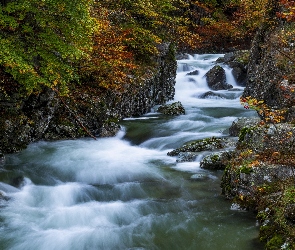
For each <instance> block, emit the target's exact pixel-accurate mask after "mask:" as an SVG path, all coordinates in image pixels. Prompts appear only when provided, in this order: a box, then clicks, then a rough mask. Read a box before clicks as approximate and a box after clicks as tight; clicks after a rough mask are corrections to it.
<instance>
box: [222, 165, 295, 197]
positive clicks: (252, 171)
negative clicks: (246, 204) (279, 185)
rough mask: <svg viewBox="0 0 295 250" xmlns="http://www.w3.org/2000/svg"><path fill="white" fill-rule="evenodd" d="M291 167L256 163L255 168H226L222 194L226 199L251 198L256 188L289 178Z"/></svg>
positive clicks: (241, 166) (242, 166) (291, 171)
mask: <svg viewBox="0 0 295 250" xmlns="http://www.w3.org/2000/svg"><path fill="white" fill-rule="evenodd" d="M292 173H293V167H290V166H285V165H280V164H266V163H263V162H259V163H257V165H256V166H252V167H247V166H244V165H240V166H235V168H230V167H228V168H227V169H226V170H225V173H224V175H223V177H222V182H221V188H222V193H223V194H224V195H226V197H228V198H233V197H237V196H241V195H242V196H243V197H244V199H247V197H248V198H249V197H251V198H253V195H255V194H256V191H257V187H262V186H264V185H270V183H276V182H281V181H283V180H286V179H288V178H290V176H291V175H292Z"/></svg>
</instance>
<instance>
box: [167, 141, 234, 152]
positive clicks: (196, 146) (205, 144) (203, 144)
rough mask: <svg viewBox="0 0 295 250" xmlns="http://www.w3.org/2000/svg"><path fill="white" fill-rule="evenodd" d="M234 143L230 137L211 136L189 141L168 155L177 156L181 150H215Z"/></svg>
mask: <svg viewBox="0 0 295 250" xmlns="http://www.w3.org/2000/svg"><path fill="white" fill-rule="evenodd" d="M233 144H234V142H233V141H231V140H229V139H228V138H216V137H210V138H206V139H202V140H197V141H194V142H190V143H187V144H185V145H183V146H182V147H180V148H177V149H175V150H172V151H170V152H168V153H167V155H169V156H176V155H179V153H181V152H201V151H213V150H219V149H223V148H226V147H230V146H233Z"/></svg>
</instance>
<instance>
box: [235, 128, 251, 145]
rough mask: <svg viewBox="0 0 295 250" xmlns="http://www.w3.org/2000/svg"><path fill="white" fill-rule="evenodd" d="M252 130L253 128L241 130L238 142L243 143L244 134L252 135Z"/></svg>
mask: <svg viewBox="0 0 295 250" xmlns="http://www.w3.org/2000/svg"><path fill="white" fill-rule="evenodd" d="M253 130H254V127H244V128H242V129H241V131H240V133H239V142H242V141H244V139H245V136H246V134H248V133H252V132H253Z"/></svg>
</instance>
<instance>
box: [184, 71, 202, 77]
mask: <svg viewBox="0 0 295 250" xmlns="http://www.w3.org/2000/svg"><path fill="white" fill-rule="evenodd" d="M199 73H200V72H199V71H198V70H194V71H192V72H189V73H187V74H186V75H187V76H197V75H198V74H199Z"/></svg>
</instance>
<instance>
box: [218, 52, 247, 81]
mask: <svg viewBox="0 0 295 250" xmlns="http://www.w3.org/2000/svg"><path fill="white" fill-rule="evenodd" d="M216 62H217V63H224V64H226V65H228V66H229V67H231V68H232V74H233V77H234V78H235V80H236V82H237V84H238V85H240V86H246V80H247V66H248V62H249V51H248V50H239V51H235V52H229V53H226V54H225V55H224V57H220V58H218V59H217V60H216Z"/></svg>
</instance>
